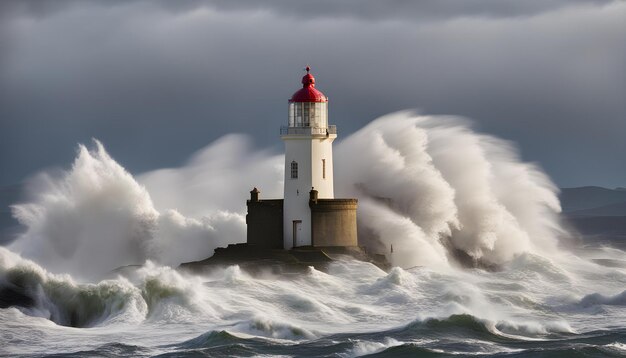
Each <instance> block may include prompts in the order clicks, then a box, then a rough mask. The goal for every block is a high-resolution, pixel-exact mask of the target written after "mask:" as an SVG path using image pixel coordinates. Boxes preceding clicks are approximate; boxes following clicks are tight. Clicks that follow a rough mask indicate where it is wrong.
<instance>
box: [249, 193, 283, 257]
mask: <svg viewBox="0 0 626 358" xmlns="http://www.w3.org/2000/svg"><path fill="white" fill-rule="evenodd" d="M246 204H247V206H248V214H247V215H246V224H247V225H248V233H247V241H248V244H250V245H255V246H259V247H264V248H271V249H282V248H283V199H271V200H259V199H258V195H257V196H256V197H255V196H254V195H252V198H251V200H248V201H247V203H246Z"/></svg>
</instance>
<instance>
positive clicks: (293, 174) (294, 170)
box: [291, 161, 298, 179]
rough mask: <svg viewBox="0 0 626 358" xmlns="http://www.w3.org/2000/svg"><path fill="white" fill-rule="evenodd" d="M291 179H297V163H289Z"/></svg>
mask: <svg viewBox="0 0 626 358" xmlns="http://www.w3.org/2000/svg"><path fill="white" fill-rule="evenodd" d="M291 179H298V163H297V162H296V161H293V162H291Z"/></svg>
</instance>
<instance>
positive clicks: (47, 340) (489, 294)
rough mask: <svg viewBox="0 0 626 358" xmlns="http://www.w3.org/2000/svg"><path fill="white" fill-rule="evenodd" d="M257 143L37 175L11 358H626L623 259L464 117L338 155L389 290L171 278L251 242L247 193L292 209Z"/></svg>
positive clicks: (369, 137) (4, 320)
mask: <svg viewBox="0 0 626 358" xmlns="http://www.w3.org/2000/svg"><path fill="white" fill-rule="evenodd" d="M246 143H247V140H246V139H245V138H243V137H241V136H236V135H234V136H228V137H225V138H223V139H221V140H220V141H218V142H216V143H213V144H211V145H210V146H209V147H207V148H206V149H204V150H202V151H201V152H199V153H197V154H196V155H194V157H192V158H191V159H190V161H189V162H188V163H186V164H185V165H184V166H181V167H180V168H169V169H162V170H158V171H154V172H150V173H144V174H142V175H139V176H133V175H131V174H130V173H128V172H127V171H125V170H124V168H122V167H121V166H120V165H119V164H118V163H117V162H115V161H114V160H113V159H112V158H111V157H110V156H109V155H108V154H107V153H106V151H105V149H104V146H102V145H101V144H100V143H96V144H95V148H94V149H91V150H90V149H88V148H86V147H85V146H80V147H79V150H78V154H77V157H76V159H75V161H74V162H73V164H72V166H71V167H70V168H68V169H65V170H61V171H57V172H54V173H51V172H45V173H40V174H39V175H36V176H34V177H33V178H32V179H31V180H30V181H29V184H28V185H27V189H26V192H25V194H24V200H23V201H21V202H19V203H16V205H15V206H14V207H13V212H14V215H15V217H16V218H17V219H18V220H19V221H20V223H21V224H22V225H23V228H24V230H23V233H22V234H20V236H19V237H18V238H17V239H16V241H15V242H14V243H12V244H11V245H9V246H8V247H1V248H0V289H1V290H0V292H2V294H4V295H5V297H2V298H3V299H4V300H5V301H6V300H8V296H6V295H7V292H18V293H19V295H21V296H19V295H18V297H17V299H16V298H15V297H13V301H12V304H11V305H8V306H10V307H6V308H1V309H0V354H1V355H4V356H23V357H36V356H37V357H38V356H76V357H85V356H87V357H89V356H91V357H102V356H106V357H115V356H138V357H141V356H176V357H180V356H219V357H221V356H286V357H291V356H315V357H356V356H364V355H372V356H393V357H397V356H410V357H414V356H423V357H438V356H442V357H445V356H467V355H479V356H488V357H491V356H496V357H501V356H502V357H517V356H539V357H604V356H615V357H619V356H625V355H626V324H625V322H626V255H625V253H624V251H621V250H619V249H617V248H614V247H611V246H600V245H596V244H594V243H593V242H590V241H581V240H578V239H577V235H576V233H573V232H571V231H569V230H568V229H566V228H565V227H564V226H563V225H562V223H561V222H560V220H559V211H560V207H559V203H558V199H557V197H556V189H555V187H554V185H553V184H552V183H551V181H550V180H549V178H547V176H545V174H543V173H542V172H541V170H540V168H538V167H536V166H535V165H533V164H529V163H524V162H522V161H521V160H520V159H519V158H518V156H517V154H516V151H515V149H514V148H513V146H512V145H511V144H510V143H506V142H503V141H501V140H498V139H496V138H493V137H490V136H486V135H484V134H478V133H475V132H474V131H472V130H471V128H470V125H469V124H468V122H467V121H465V120H462V119H458V118H450V117H432V116H430V117H429V116H415V115H411V114H408V113H400V114H394V115H390V116H387V117H384V118H381V119H378V120H376V121H374V122H373V123H371V124H370V125H368V126H367V127H365V128H363V129H362V130H360V131H359V132H357V133H355V134H353V135H351V136H349V137H348V138H346V139H345V140H344V141H342V142H339V143H337V145H336V147H335V151H336V153H335V154H336V155H335V166H336V168H335V173H336V174H337V178H335V180H336V181H335V184H336V188H335V190H336V193H337V196H343V197H356V198H358V199H359V212H358V213H359V236H360V240H362V243H363V244H364V245H367V246H368V248H369V249H371V250H379V252H382V253H385V254H386V255H387V257H388V259H389V260H390V261H391V262H392V264H393V266H394V267H393V268H392V269H390V270H389V271H388V272H386V271H383V270H381V269H379V268H378V267H376V266H374V265H372V264H370V263H366V262H361V261H356V260H353V259H351V258H349V257H338V258H337V260H336V261H334V262H333V263H331V264H330V265H329V267H328V269H327V270H325V271H324V272H322V271H318V270H316V269H314V268H312V267H311V268H309V269H308V271H306V272H304V273H302V274H297V275H294V274H275V273H271V272H260V273H257V274H255V275H250V274H248V273H246V272H244V271H242V270H241V269H240V268H239V267H238V266H237V265H233V266H225V267H214V268H212V269H210V270H208V271H206V272H204V273H202V274H192V273H189V272H184V271H179V270H176V269H175V268H176V267H177V265H178V264H179V263H181V262H185V261H193V260H198V259H202V258H205V257H208V256H210V255H211V253H212V250H213V249H214V248H215V247H218V246H225V245H226V244H228V243H231V242H237V241H241V238H245V212H244V210H245V199H246V196H247V191H249V190H250V189H251V187H252V186H257V187H259V188H260V189H261V192H262V198H263V197H265V198H272V197H280V196H281V188H282V173H283V172H282V166H283V160H284V158H283V157H282V156H280V155H274V154H272V153H271V152H269V151H254V150H252V149H251V148H250V146H249V145H248V144H246ZM357 157H358V158H361V159H363V160H358V161H357V160H354V158H357ZM390 245H393V247H394V252H393V253H390V250H389V247H390ZM125 265H134V266H127V267H123V268H121V269H116V268H118V267H120V266H125Z"/></svg>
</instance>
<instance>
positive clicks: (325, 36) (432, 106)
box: [0, 0, 626, 187]
mask: <svg viewBox="0 0 626 358" xmlns="http://www.w3.org/2000/svg"><path fill="white" fill-rule="evenodd" d="M307 64H310V65H311V67H312V68H313V73H314V74H315V76H316V79H317V86H318V88H319V89H320V90H322V91H323V92H324V93H325V94H326V95H328V96H329V97H330V101H331V102H330V116H331V117H330V121H331V122H333V123H335V124H337V125H338V127H339V136H340V139H341V137H342V136H344V137H345V136H347V135H348V134H349V133H351V132H354V131H355V130H357V129H358V128H360V127H362V126H363V125H365V124H366V123H368V122H370V121H372V120H373V119H375V118H377V117H378V116H380V115H383V114H386V113H389V112H394V111H398V110H404V109H411V108H415V109H419V110H420V111H421V112H422V113H426V114H454V115H460V116H464V117H468V118H471V119H472V120H473V121H474V126H475V128H476V129H477V130H479V131H482V132H486V133H490V134H494V135H496V136H499V137H502V138H505V139H508V140H511V141H513V142H515V143H516V144H517V146H518V147H519V148H520V151H521V154H522V157H523V158H524V160H527V161H533V162H537V163H539V164H540V165H541V166H542V167H543V168H544V169H545V170H546V171H547V172H548V174H549V175H551V176H552V178H553V179H554V180H555V182H556V183H557V184H558V185H559V186H562V187H570V186H580V185H601V186H607V187H616V186H624V187H626V138H625V137H626V2H624V1H614V2H611V1H591V0H589V1H582V0H581V1H573V0H519V1H510V0H476V1H471V0H466V1H451V0H437V1H434V0H433V1H414V2H413V1H403V0H397V1H377V0H376V1H375V0H345V1H337V0H332V1H331V0H324V1H294V0H276V1H266V2H258V1H251V0H250V1H237V2H234V1H230V0H223V1H202V2H201V1H176V2H172V1H165V0H164V1H123V2H122V1H26V0H18V1H15V2H12V1H7V0H2V2H0V186H4V185H9V184H13V183H18V182H20V181H21V180H23V179H24V178H26V177H28V176H29V175H32V174H33V173H35V172H37V171H38V170H41V169H44V168H50V167H55V166H62V167H67V166H68V165H69V164H70V163H71V161H72V160H73V157H74V154H75V151H76V146H77V143H79V142H83V143H84V142H88V141H89V140H90V138H92V137H94V138H98V139H100V140H101V141H102V142H103V143H104V144H105V146H106V147H107V149H108V150H109V152H110V153H111V154H112V155H113V157H114V158H115V159H116V160H118V161H119V162H120V163H121V164H122V165H124V166H125V167H126V168H127V169H129V170H130V171H131V172H133V173H139V172H143V171H146V170H149V169H154V168H162V167H169V166H178V165H181V164H182V163H184V162H185V160H186V159H187V158H188V157H189V156H190V155H191V154H192V153H193V152H194V151H196V150H198V149H200V148H202V147H204V146H206V145H207V144H209V143H210V142H211V141H213V140H215V139H217V138H219V137H221V136H223V135H225V134H227V133H232V132H243V133H248V134H251V135H252V136H253V138H254V140H255V145H256V146H257V147H259V148H265V147H268V146H273V147H274V148H275V151H276V152H277V153H278V152H280V151H282V142H281V141H280V139H279V133H278V128H279V126H280V125H281V124H283V123H285V122H286V114H287V99H288V98H289V97H290V95H291V94H292V93H293V92H294V91H296V90H297V89H298V88H299V87H300V82H299V81H300V78H301V76H302V75H303V71H302V69H303V68H304V67H305V66H306V65H307Z"/></svg>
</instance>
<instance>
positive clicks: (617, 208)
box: [567, 202, 626, 216]
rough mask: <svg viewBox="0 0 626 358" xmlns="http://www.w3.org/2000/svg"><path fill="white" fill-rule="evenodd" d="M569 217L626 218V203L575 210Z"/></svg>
mask: <svg viewBox="0 0 626 358" xmlns="http://www.w3.org/2000/svg"><path fill="white" fill-rule="evenodd" d="M567 215H568V216H626V202H622V203H617V204H610V205H604V206H599V207H597V208H591V209H583V210H574V211H570V212H568V213H567Z"/></svg>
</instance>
